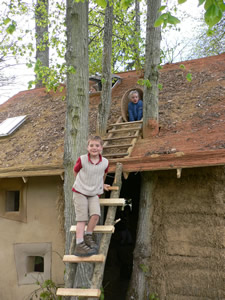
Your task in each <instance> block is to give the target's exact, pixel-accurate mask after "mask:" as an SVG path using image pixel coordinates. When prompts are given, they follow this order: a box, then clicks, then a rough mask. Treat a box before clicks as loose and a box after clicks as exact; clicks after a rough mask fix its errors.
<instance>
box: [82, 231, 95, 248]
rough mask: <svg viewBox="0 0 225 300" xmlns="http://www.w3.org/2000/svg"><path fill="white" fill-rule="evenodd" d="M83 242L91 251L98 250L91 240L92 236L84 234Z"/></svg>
mask: <svg viewBox="0 0 225 300" xmlns="http://www.w3.org/2000/svg"><path fill="white" fill-rule="evenodd" d="M84 242H85V244H86V245H87V246H88V247H90V248H91V249H95V250H96V251H97V250H98V245H97V244H96V243H95V241H94V240H93V236H92V234H85V235H84Z"/></svg>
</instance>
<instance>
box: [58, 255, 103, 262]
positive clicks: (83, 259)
mask: <svg viewBox="0 0 225 300" xmlns="http://www.w3.org/2000/svg"><path fill="white" fill-rule="evenodd" d="M63 261H64V262H69V263H80V262H90V263H93V262H104V261H105V256H104V255H103V254H97V255H92V256H84V257H81V256H76V255H64V256H63Z"/></svg>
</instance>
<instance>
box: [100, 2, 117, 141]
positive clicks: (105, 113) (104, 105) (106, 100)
mask: <svg viewBox="0 0 225 300" xmlns="http://www.w3.org/2000/svg"><path fill="white" fill-rule="evenodd" d="M112 27H113V1H109V0H107V7H106V9H105V22H104V43H103V59H102V92H101V102H100V104H99V106H98V116H97V132H98V133H99V134H100V135H104V134H105V133H106V129H107V121H108V117H109V112H110V107H111V93H112V92H111V91H112V74H111V59H112Z"/></svg>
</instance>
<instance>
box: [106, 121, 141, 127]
mask: <svg viewBox="0 0 225 300" xmlns="http://www.w3.org/2000/svg"><path fill="white" fill-rule="evenodd" d="M138 123H143V121H142V120H140V121H132V122H122V123H114V124H109V126H110V127H112V126H120V125H129V124H138Z"/></svg>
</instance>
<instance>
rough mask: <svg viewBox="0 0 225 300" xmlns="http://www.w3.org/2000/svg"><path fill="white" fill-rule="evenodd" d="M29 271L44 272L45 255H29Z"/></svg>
mask: <svg viewBox="0 0 225 300" xmlns="http://www.w3.org/2000/svg"><path fill="white" fill-rule="evenodd" d="M27 272H28V273H33V272H38V273H40V272H42V273H43V272H44V257H43V256H28V257H27Z"/></svg>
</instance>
